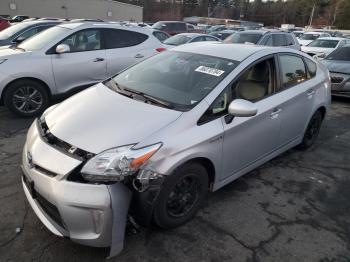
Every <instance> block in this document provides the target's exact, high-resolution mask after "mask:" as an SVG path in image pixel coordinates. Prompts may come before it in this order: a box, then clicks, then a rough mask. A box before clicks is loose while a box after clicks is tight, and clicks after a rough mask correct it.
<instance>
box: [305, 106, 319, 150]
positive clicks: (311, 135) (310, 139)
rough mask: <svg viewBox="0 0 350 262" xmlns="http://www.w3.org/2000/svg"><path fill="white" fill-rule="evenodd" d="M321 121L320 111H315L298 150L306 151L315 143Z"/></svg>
mask: <svg viewBox="0 0 350 262" xmlns="http://www.w3.org/2000/svg"><path fill="white" fill-rule="evenodd" d="M322 120H323V117H322V113H321V112H320V111H316V113H315V114H314V115H313V116H312V118H311V120H310V122H309V124H308V126H307V128H306V131H305V134H304V137H303V141H302V142H301V144H300V145H299V148H301V149H307V148H309V147H311V146H312V145H313V144H314V143H315V141H316V138H317V137H318V134H319V133H320V128H321V124H322Z"/></svg>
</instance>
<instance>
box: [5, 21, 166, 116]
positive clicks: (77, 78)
mask: <svg viewBox="0 0 350 262" xmlns="http://www.w3.org/2000/svg"><path fill="white" fill-rule="evenodd" d="M163 50H164V48H163V46H162V43H161V42H160V40H158V38H157V37H156V36H154V35H153V31H151V30H147V29H142V28H140V27H124V26H119V25H116V24H114V23H107V22H106V23H104V22H99V23H98V22H75V23H65V24H61V25H58V26H55V27H52V28H50V29H48V30H46V31H44V32H42V33H40V34H38V35H35V36H34V37H32V38H30V39H28V40H27V41H24V42H23V43H22V44H20V45H18V46H14V47H12V48H8V49H1V50H0V98H1V102H2V103H4V104H5V105H6V106H7V107H8V109H10V110H11V111H12V112H14V113H16V114H18V115H20V116H33V115H38V114H39V113H41V112H43V111H44V110H45V108H46V107H47V106H48V105H49V103H50V99H51V98H53V97H58V96H59V97H61V96H69V95H70V94H71V93H72V92H76V91H78V90H82V89H84V88H86V87H88V86H91V85H93V84H96V83H98V82H100V81H102V80H104V79H106V78H108V77H111V76H112V75H114V74H115V73H116V72H119V71H121V70H123V69H125V68H126V67H129V66H130V65H132V64H135V63H137V62H139V61H142V60H143V59H145V58H147V57H150V56H152V55H154V54H157V53H158V52H161V51H163Z"/></svg>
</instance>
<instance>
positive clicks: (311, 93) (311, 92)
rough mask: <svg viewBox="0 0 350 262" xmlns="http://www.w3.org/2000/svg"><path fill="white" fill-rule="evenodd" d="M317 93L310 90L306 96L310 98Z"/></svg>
mask: <svg viewBox="0 0 350 262" xmlns="http://www.w3.org/2000/svg"><path fill="white" fill-rule="evenodd" d="M315 93H316V91H315V90H313V89H310V90H308V91H307V93H306V95H307V96H308V97H311V96H313V95H314V94H315Z"/></svg>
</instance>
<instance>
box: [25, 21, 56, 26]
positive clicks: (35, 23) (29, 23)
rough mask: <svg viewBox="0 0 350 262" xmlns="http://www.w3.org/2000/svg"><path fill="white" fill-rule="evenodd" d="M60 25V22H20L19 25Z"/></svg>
mask: <svg viewBox="0 0 350 262" xmlns="http://www.w3.org/2000/svg"><path fill="white" fill-rule="evenodd" d="M59 23H61V22H60V21H57V20H41V21H40V20H33V21H27V22H25V21H24V22H21V24H25V25H28V26H31V25H40V24H59Z"/></svg>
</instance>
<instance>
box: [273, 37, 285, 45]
mask: <svg viewBox="0 0 350 262" xmlns="http://www.w3.org/2000/svg"><path fill="white" fill-rule="evenodd" d="M272 40H273V46H286V45H287V44H286V38H285V37H284V35H283V34H273V35H272Z"/></svg>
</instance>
